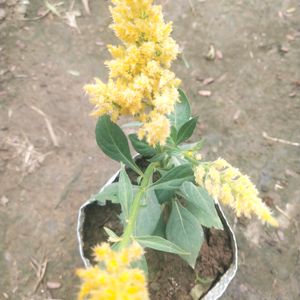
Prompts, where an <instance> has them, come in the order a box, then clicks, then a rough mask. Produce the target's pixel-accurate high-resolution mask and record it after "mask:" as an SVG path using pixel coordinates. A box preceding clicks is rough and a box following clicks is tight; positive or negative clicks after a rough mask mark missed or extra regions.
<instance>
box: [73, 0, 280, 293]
mask: <svg viewBox="0 0 300 300" xmlns="http://www.w3.org/2000/svg"><path fill="white" fill-rule="evenodd" d="M112 2H113V4H114V6H113V7H111V8H110V9H111V13H112V17H113V20H114V23H113V24H112V25H111V27H112V28H113V30H114V31H115V33H116V36H117V37H118V38H119V39H120V40H121V41H122V43H123V44H122V45H120V46H111V45H110V46H108V49H109V51H110V53H111V54H112V56H113V59H112V60H111V61H108V62H107V63H106V64H107V65H108V67H109V69H110V73H109V80H108V82H107V83H103V82H102V81H101V80H99V79H96V80H95V83H94V84H90V85H87V86H86V87H85V90H86V92H87V93H88V94H89V96H90V99H91V102H92V103H93V104H94V105H95V110H94V112H93V113H92V114H93V115H95V116H98V117H99V119H98V122H97V126H96V140H97V144H98V146H99V147H100V149H101V150H102V151H103V152H104V153H105V154H106V155H107V156H108V157H110V158H111V159H113V160H116V161H119V162H120V163H121V168H120V171H119V172H118V173H117V174H115V175H114V176H113V177H112V178H111V179H110V180H109V181H108V182H107V184H106V185H105V186H104V187H103V188H102V189H101V190H100V192H99V193H98V194H97V195H95V196H94V197H92V199H90V201H88V203H86V204H84V205H83V206H82V207H81V209H80V214H79V222H78V238H79V242H80V251H81V255H82V257H83V260H84V262H85V264H86V266H87V267H88V269H87V270H80V271H79V276H80V277H81V278H82V279H83V284H82V287H81V291H80V295H79V298H80V299H149V298H150V297H151V299H199V298H200V297H201V299H217V298H218V297H220V296H221V295H222V293H223V292H224V290H225V289H226V287H227V285H228V284H229V282H230V280H231V279H232V278H233V276H234V274H235V272H236V267H237V248H236V243H235V238H234V234H233V233H232V231H231V229H230V227H229V225H228V223H227V221H226V219H225V217H224V214H223V213H222V210H221V207H220V205H219V202H221V203H222V204H225V205H229V206H231V207H232V208H233V209H234V210H235V212H236V214H237V215H238V216H241V215H245V216H246V217H250V216H251V215H252V214H255V215H257V216H258V217H259V218H260V219H261V220H262V221H263V222H267V223H270V224H271V225H273V226H277V221H276V220H275V219H274V218H273V217H272V215H271V212H270V211H269V209H268V208H267V206H266V205H265V204H264V203H263V202H262V201H261V199H260V198H259V196H258V192H257V190H256V189H255V187H254V186H253V184H252V183H251V181H250V179H249V178H248V177H247V176H245V175H243V174H241V172H240V171H239V170H238V169H236V168H234V167H232V166H231V165H230V164H229V163H228V162H226V161H225V160H223V159H221V158H219V159H216V160H215V161H205V160H203V159H202V156H201V155H200V153H199V151H200V150H201V146H202V142H201V141H199V142H197V143H193V144H186V141H187V140H188V139H189V138H190V137H191V136H192V134H193V132H194V130H195V128H196V124H197V117H193V116H192V113H191V108H190V105H189V101H188V99H187V97H186V95H185V93H184V92H183V91H182V90H181V89H179V85H180V80H179V79H177V78H176V76H175V74H174V73H173V72H172V71H170V66H171V62H172V61H173V60H174V59H175V58H176V56H177V54H178V53H179V49H178V46H177V44H176V42H175V41H174V40H173V39H172V38H171V37H170V33H171V31H172V25H171V23H165V22H164V19H163V16H162V12H161V6H159V5H153V3H152V2H153V1H151V0H141V1H135V0H113V1H112ZM122 116H129V117H131V118H133V119H134V121H135V122H134V123H131V124H130V126H135V127H136V133H133V134H130V135H129V136H128V137H127V136H126V134H125V133H124V131H123V130H122V128H121V127H120V126H119V125H118V124H117V121H118V120H119V118H120V117H122ZM129 141H130V143H131V145H132V147H133V148H134V149H135V150H136V152H137V153H139V156H137V157H135V158H134V157H133V156H132V154H131V151H130V147H129ZM104 234H106V235H107V243H104V244H102V245H100V246H96V244H97V243H101V242H103V241H104V239H105V235H104ZM108 243H109V244H108ZM220 245H221V246H220ZM144 249H146V250H144ZM149 249H154V250H156V251H159V253H157V252H153V251H152V250H149ZM162 252H163V253H168V254H161V253H162ZM224 253H225V254H226V255H223V256H222V254H224ZM209 254H214V255H216V256H218V257H220V259H219V260H215V261H217V262H218V263H219V265H217V266H215V269H217V272H215V273H213V272H212V274H213V276H212V274H207V273H205V272H204V273H203V272H202V273H201V271H203V269H204V270H205V271H207V269H209V268H210V267H211V266H210V267H209V268H208V267H207V265H206V264H205V263H207V261H209V259H207V257H209V256H208V255H209ZM145 256H146V258H147V260H148V264H147V260H146V258H145ZM222 259H223V261H222ZM91 264H94V265H95V266H93V267H92V266H91ZM147 274H148V275H147ZM177 275H179V277H178V278H177V277H176V276H177ZM175 277H176V278H175ZM159 280H161V281H162V282H163V283H162V284H161V283H159V282H160V281H159ZM147 281H148V283H149V284H148V288H147ZM179 281H180V282H179ZM166 282H167V283H166ZM150 294H151V295H150ZM172 297H173V298H172ZM174 297H175V298H174Z"/></svg>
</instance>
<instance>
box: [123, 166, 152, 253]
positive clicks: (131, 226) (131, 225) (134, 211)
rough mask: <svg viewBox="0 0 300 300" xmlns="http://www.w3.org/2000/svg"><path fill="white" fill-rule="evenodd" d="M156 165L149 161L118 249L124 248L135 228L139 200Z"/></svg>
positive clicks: (149, 181)
mask: <svg viewBox="0 0 300 300" xmlns="http://www.w3.org/2000/svg"><path fill="white" fill-rule="evenodd" d="M156 165H157V163H151V164H150V165H149V166H148V167H147V169H146V171H145V173H144V176H143V179H142V182H141V186H140V188H139V190H138V192H137V194H136V196H135V197H134V199H133V203H132V207H131V210H130V215H129V219H128V223H127V226H126V228H125V230H124V234H123V237H122V241H121V242H120V247H119V249H122V248H125V247H126V246H128V244H129V242H130V239H131V237H132V234H133V231H134V228H135V224H136V219H137V216H138V212H139V208H140V204H141V200H142V198H143V196H144V194H145V192H146V191H147V188H148V186H149V184H150V183H151V178H152V174H153V172H154V169H155V166H156Z"/></svg>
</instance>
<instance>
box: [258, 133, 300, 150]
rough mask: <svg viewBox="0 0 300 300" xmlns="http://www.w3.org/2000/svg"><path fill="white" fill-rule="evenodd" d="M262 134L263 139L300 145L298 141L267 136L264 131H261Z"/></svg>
mask: <svg viewBox="0 0 300 300" xmlns="http://www.w3.org/2000/svg"><path fill="white" fill-rule="evenodd" d="M262 136H263V137H264V138H265V139H267V140H270V141H273V142H278V143H282V144H286V145H291V146H296V147H300V143H296V142H290V141H287V140H283V139H278V138H274V137H271V136H269V135H268V134H267V133H266V132H263V133H262Z"/></svg>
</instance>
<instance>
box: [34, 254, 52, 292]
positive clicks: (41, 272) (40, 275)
mask: <svg viewBox="0 0 300 300" xmlns="http://www.w3.org/2000/svg"><path fill="white" fill-rule="evenodd" d="M30 260H31V266H32V268H33V269H34V271H35V274H36V277H37V282H36V284H35V287H34V290H33V293H35V292H36V291H37V289H38V287H39V286H40V284H41V283H42V281H43V279H44V277H45V274H46V270H47V265H48V260H47V258H46V259H45V261H44V262H43V263H42V264H39V263H38V262H37V261H36V260H35V259H34V258H31V259H30Z"/></svg>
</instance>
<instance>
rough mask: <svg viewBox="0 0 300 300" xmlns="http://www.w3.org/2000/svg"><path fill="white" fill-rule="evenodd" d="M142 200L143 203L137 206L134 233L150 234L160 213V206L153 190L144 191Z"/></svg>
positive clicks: (138, 234)
mask: <svg viewBox="0 0 300 300" xmlns="http://www.w3.org/2000/svg"><path fill="white" fill-rule="evenodd" d="M142 202H143V203H145V204H144V205H142V206H141V207H140V208H139V212H138V216H137V221H136V226H135V235H137V236H140V235H151V234H152V233H153V232H154V230H155V228H156V226H157V223H158V221H159V218H160V215H161V207H160V205H159V203H158V200H157V198H156V195H155V192H154V191H153V190H152V191H147V192H146V194H145V196H144V199H143V200H142Z"/></svg>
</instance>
